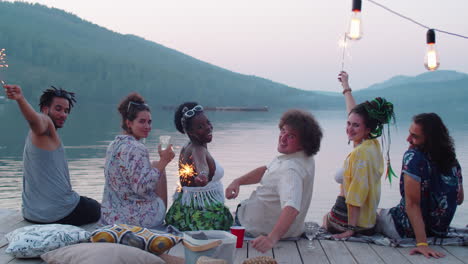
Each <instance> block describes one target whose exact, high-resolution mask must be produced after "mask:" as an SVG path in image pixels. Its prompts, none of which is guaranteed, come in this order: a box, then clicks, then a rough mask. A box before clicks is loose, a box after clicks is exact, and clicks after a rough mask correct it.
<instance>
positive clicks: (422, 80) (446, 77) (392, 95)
mask: <svg viewBox="0 0 468 264" xmlns="http://www.w3.org/2000/svg"><path fill="white" fill-rule="evenodd" d="M405 78H406V81H404V82H402V81H401V80H402V79H401V78H397V79H394V78H392V79H390V80H389V81H387V82H384V83H381V84H380V85H381V87H383V88H380V89H371V88H369V89H363V90H359V91H356V92H354V95H355V97H356V98H357V100H358V101H361V100H369V99H372V98H374V97H378V96H380V97H385V98H386V99H388V100H390V101H391V102H393V103H394V105H395V107H396V108H397V109H399V110H405V111H406V110H407V111H412V112H414V111H419V112H422V111H426V112H427V111H429V112H445V113H457V114H460V113H463V114H464V113H465V112H466V111H467V110H468V103H467V102H468V74H464V73H459V72H455V71H440V72H428V73H424V74H421V75H418V76H416V77H405Z"/></svg>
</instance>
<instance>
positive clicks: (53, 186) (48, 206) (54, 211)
mask: <svg viewBox="0 0 468 264" xmlns="http://www.w3.org/2000/svg"><path fill="white" fill-rule="evenodd" d="M23 165H24V169H23V194H22V198H23V206H22V211H23V217H25V218H27V219H29V220H32V221H36V222H41V223H50V222H55V221H58V220H60V219H62V218H64V217H65V216H67V215H69V214H70V213H71V212H72V211H73V210H74V209H75V207H76V206H77V205H78V202H79V201H80V196H79V195H78V194H77V193H76V192H74V191H73V190H72V187H71V183H70V174H69V172H68V163H67V160H66V158H65V151H64V149H63V145H62V144H60V147H58V148H57V149H56V150H53V151H49V150H44V149H40V148H38V147H36V146H34V144H33V143H32V141H31V134H28V136H27V138H26V143H25V145H24V152H23Z"/></svg>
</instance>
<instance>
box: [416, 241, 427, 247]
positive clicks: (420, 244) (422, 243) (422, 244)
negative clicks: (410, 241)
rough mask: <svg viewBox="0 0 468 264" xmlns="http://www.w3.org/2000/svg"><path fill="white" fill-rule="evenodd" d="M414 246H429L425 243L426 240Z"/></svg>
mask: <svg viewBox="0 0 468 264" xmlns="http://www.w3.org/2000/svg"><path fill="white" fill-rule="evenodd" d="M416 246H417V247H419V246H426V247H427V246H429V244H427V242H421V243H417V244H416Z"/></svg>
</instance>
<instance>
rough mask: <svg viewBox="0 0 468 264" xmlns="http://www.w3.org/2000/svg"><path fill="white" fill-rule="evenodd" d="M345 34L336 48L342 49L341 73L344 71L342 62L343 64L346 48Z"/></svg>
mask: <svg viewBox="0 0 468 264" xmlns="http://www.w3.org/2000/svg"><path fill="white" fill-rule="evenodd" d="M346 40H347V38H346V33H344V37H343V40H341V39H340V41H339V42H338V46H340V47H342V48H343V54H342V55H341V71H343V70H344V62H345V53H346V48H347V47H348V43H347V42H346Z"/></svg>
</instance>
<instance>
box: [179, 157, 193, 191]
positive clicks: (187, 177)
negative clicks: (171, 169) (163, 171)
mask: <svg viewBox="0 0 468 264" xmlns="http://www.w3.org/2000/svg"><path fill="white" fill-rule="evenodd" d="M196 175H197V172H196V171H195V167H194V166H193V164H189V163H185V164H184V163H183V162H182V161H181V162H180V163H179V177H180V183H181V184H182V185H184V186H190V184H191V183H193V181H194V178H195V176H196Z"/></svg>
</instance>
